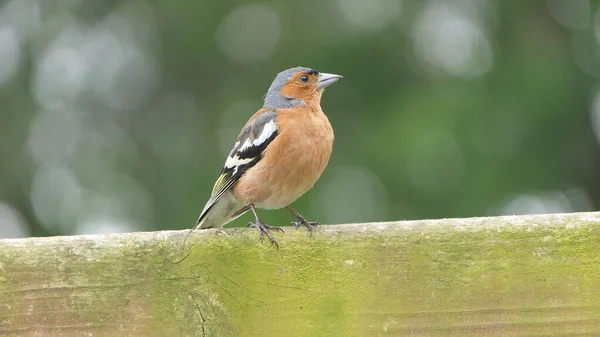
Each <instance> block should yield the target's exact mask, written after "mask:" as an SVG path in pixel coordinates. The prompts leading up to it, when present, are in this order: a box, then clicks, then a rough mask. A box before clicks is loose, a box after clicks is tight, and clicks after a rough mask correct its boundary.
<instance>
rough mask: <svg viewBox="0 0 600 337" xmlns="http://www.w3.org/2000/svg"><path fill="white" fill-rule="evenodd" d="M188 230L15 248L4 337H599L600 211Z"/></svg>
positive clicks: (2, 272)
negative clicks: (271, 230) (265, 230)
mask: <svg viewBox="0 0 600 337" xmlns="http://www.w3.org/2000/svg"><path fill="white" fill-rule="evenodd" d="M186 234H187V231H164V232H148V233H127V234H110V235H91V236H72V237H50V238H27V239H9V240H0V335H35V334H37V335H84V334H86V333H87V334H92V335H95V336H98V335H107V336H108V335H111V336H114V335H141V336H163V335H196V336H227V335H232V336H234V335H235V336H257V335H274V336H287V335H289V336H292V335H294V336H327V335H339V336H368V335H394V336H396V335H452V336H482V335H487V336H500V335H502V336H505V335H551V334H552V335H556V334H581V335H585V334H588V335H598V334H600V292H599V291H598V287H600V214H599V213H575V214H556V215H537V216H511V217H494V218H471V219H443V220H424V221H400V222H386V223H367V224H347V225H326V226H321V227H319V228H318V229H317V230H315V232H314V234H313V235H312V236H309V235H308V234H307V232H306V231H305V230H301V229H300V230H294V229H292V228H286V232H285V234H280V233H275V235H276V238H277V240H278V242H279V244H280V249H275V248H274V247H271V246H270V245H269V244H268V243H260V242H259V241H258V235H257V233H256V232H255V231H254V230H252V229H239V228H234V229H223V230H205V231H198V232H194V233H193V234H192V235H191V236H190V239H189V240H188V242H187V244H186V246H185V247H182V244H183V238H184V236H185V235H186ZM182 248H183V252H184V253H186V254H188V253H189V255H187V257H186V258H185V259H183V260H182V261H181V262H180V263H176V262H177V261H178V260H180V257H181V253H182Z"/></svg>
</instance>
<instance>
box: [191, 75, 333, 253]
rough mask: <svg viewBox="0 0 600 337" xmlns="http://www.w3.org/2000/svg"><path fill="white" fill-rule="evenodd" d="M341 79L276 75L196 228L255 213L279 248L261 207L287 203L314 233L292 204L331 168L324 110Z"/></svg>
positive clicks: (297, 223) (262, 230) (329, 136)
mask: <svg viewBox="0 0 600 337" xmlns="http://www.w3.org/2000/svg"><path fill="white" fill-rule="evenodd" d="M340 78H342V76H340V75H334V74H326V73H319V72H318V71H316V70H313V69H310V68H304V67H296V68H291V69H287V70H284V71H282V72H280V73H279V74H277V77H275V80H274V81H273V83H272V84H271V87H270V88H269V91H268V92H267V94H266V96H265V102H264V106H263V108H262V109H260V110H258V112H256V113H255V114H254V116H252V117H251V118H250V120H248V122H247V123H246V125H245V126H244V128H243V129H242V132H241V133H240V134H239V136H238V138H237V140H236V142H235V145H234V147H233V150H231V152H230V153H229V156H228V157H227V160H226V161H225V165H224V166H223V168H222V169H221V172H220V174H219V178H218V179H217V181H216V183H215V185H214V187H213V190H212V195H211V196H210V199H209V200H208V202H207V203H206V205H205V206H204V209H203V210H202V213H201V214H200V217H199V218H198V221H197V222H196V226H195V227H194V229H205V228H220V227H223V226H224V225H225V224H227V223H229V222H231V221H233V220H235V219H236V218H238V217H239V216H241V215H242V214H244V213H246V212H247V211H249V210H250V211H252V213H253V214H254V217H255V221H254V222H250V223H249V225H250V226H252V227H254V228H256V229H258V231H259V234H260V239H261V241H262V240H263V233H264V235H266V236H267V237H268V238H269V240H270V241H271V243H272V244H275V245H276V246H277V247H279V245H278V244H277V241H275V239H274V238H273V236H272V235H271V233H270V232H269V230H270V229H271V230H280V231H282V232H283V230H282V229H281V228H279V227H274V226H269V225H266V224H265V223H263V222H262V221H261V220H260V218H259V216H258V213H257V211H256V209H257V208H263V209H279V208H283V207H286V208H287V209H288V210H289V211H290V212H291V213H292V214H293V215H294V216H295V217H296V218H297V220H298V221H295V222H292V225H294V226H295V227H296V228H297V227H298V226H305V227H306V228H308V230H309V232H311V233H312V228H313V226H315V225H317V224H318V223H317V222H310V221H307V220H306V219H305V218H304V217H303V216H302V215H300V214H299V213H298V212H296V211H295V210H294V209H293V208H292V207H291V206H290V204H291V203H293V202H294V201H295V200H296V199H298V198H299V197H301V196H302V195H303V194H304V193H306V192H307V191H308V190H310V189H311V188H312V187H313V185H314V184H315V182H316V181H317V179H318V178H319V176H321V173H323V170H324V169H325V166H327V162H328V161H329V156H330V155H331V150H332V147H333V129H332V128H331V124H330V123H329V120H328V119H327V116H325V114H324V113H323V110H321V105H320V103H321V95H322V93H323V89H324V88H325V87H327V86H329V85H331V84H332V83H334V82H336V81H337V80H339V79H340Z"/></svg>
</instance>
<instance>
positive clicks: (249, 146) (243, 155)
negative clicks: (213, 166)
mask: <svg viewBox="0 0 600 337" xmlns="http://www.w3.org/2000/svg"><path fill="white" fill-rule="evenodd" d="M276 118H277V114H276V113H275V112H274V111H266V112H264V113H262V114H259V115H256V116H254V117H253V118H252V119H250V120H249V121H248V123H246V126H245V127H244V128H243V129H242V131H241V132H240V134H239V136H238V138H237V140H236V142H235V145H234V147H233V149H232V150H231V152H230V153H229V156H227V160H226V161H225V165H224V166H223V168H222V169H221V172H220V173H219V178H218V179H217V181H216V182H215V185H214V186H213V190H212V195H211V196H210V199H209V200H208V202H207V203H206V205H205V206H204V209H203V210H202V213H201V214H200V217H199V218H198V222H197V223H200V222H201V221H202V219H203V218H204V217H205V216H206V214H207V213H208V212H209V211H210V209H211V208H212V207H213V205H214V204H215V203H216V202H217V201H219V199H220V198H221V197H222V196H223V194H225V193H226V192H227V191H229V190H231V189H232V188H233V186H235V184H236V183H237V182H238V180H239V179H240V178H241V177H242V175H243V174H244V172H246V171H247V170H248V169H249V168H251V167H253V166H254V165H256V164H257V163H258V162H259V161H260V160H261V159H262V157H263V153H264V151H265V149H266V148H267V146H268V145H269V144H270V143H271V142H272V141H273V140H274V139H275V138H276V137H277V135H278V134H279V126H278V125H277V122H276Z"/></svg>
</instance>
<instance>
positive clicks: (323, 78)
mask: <svg viewBox="0 0 600 337" xmlns="http://www.w3.org/2000/svg"><path fill="white" fill-rule="evenodd" d="M342 77H343V76H341V75H336V74H327V73H321V75H319V82H317V89H321V88H325V87H327V86H329V85H331V84H333V83H334V82H335V81H337V80H339V79H340V78H342Z"/></svg>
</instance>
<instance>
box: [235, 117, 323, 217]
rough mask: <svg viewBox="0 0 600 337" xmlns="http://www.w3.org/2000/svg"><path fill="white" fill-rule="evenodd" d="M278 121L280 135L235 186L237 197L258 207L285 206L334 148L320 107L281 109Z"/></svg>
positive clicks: (304, 187) (308, 186) (318, 172)
mask: <svg viewBox="0 0 600 337" xmlns="http://www.w3.org/2000/svg"><path fill="white" fill-rule="evenodd" d="M277 124H278V125H279V130H280V134H279V136H277V138H275V140H273V142H272V143H271V144H270V145H269V147H268V149H267V150H266V152H265V154H264V157H263V159H262V160H261V161H259V162H258V163H257V164H256V165H255V166H254V167H252V168H251V169H249V170H248V171H247V172H246V174H245V175H244V176H243V177H242V178H240V180H239V181H238V183H237V184H236V186H235V187H234V194H235V196H236V197H237V198H238V199H240V200H243V201H244V202H246V203H253V204H254V205H255V206H257V207H259V208H267V209H277V208H282V207H285V206H287V205H289V204H291V203H292V202H294V201H295V200H296V199H298V198H299V197H301V196H302V195H303V194H304V193H306V192H307V191H308V190H310V189H311V188H312V187H313V185H314V184H315V182H316V181H317V179H319V177H320V176H321V174H322V173H323V171H324V170H325V167H326V166H327V162H328V161H329V157H330V155H331V151H332V148H333V130H332V128H331V124H330V123H329V120H328V119H327V116H325V114H324V113H323V112H322V111H321V110H320V109H314V110H312V109H309V108H307V107H295V108H291V109H285V110H281V111H280V112H279V113H278V117H277Z"/></svg>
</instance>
